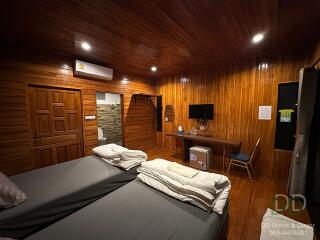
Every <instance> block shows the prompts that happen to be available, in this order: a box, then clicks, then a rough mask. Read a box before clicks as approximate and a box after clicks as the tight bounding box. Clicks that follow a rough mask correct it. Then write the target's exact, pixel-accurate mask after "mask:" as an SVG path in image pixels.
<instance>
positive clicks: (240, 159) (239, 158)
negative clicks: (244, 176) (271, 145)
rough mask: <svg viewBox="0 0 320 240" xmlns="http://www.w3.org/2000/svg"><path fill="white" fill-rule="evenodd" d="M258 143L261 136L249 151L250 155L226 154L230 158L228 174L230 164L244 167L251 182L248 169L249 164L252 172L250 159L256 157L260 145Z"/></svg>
mask: <svg viewBox="0 0 320 240" xmlns="http://www.w3.org/2000/svg"><path fill="white" fill-rule="evenodd" d="M260 143H261V138H259V139H258V141H257V143H256V145H255V147H254V149H253V151H252V153H251V156H249V155H247V154H244V153H230V154H229V155H228V158H229V159H230V162H229V167H228V174H229V171H230V167H231V165H235V166H238V167H242V168H246V169H247V172H248V175H249V178H250V181H251V182H252V178H251V174H250V170H249V165H250V167H251V170H252V174H253V167H252V161H253V160H254V159H255V157H256V153H257V151H258V149H259V147H260Z"/></svg>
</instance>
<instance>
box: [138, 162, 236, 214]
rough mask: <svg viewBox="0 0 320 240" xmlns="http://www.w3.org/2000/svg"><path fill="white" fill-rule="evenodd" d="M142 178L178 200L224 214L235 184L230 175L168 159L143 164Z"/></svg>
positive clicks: (139, 177) (139, 176)
mask: <svg viewBox="0 0 320 240" xmlns="http://www.w3.org/2000/svg"><path fill="white" fill-rule="evenodd" d="M138 171H139V172H140V174H139V175H138V177H137V178H138V179H139V180H140V181H142V182H144V183H146V184H148V185H149V186H151V187H153V188H155V189H157V190H159V191H162V192H164V193H166V194H167V195H169V196H172V197H174V198H176V199H178V200H181V201H185V202H189V203H191V204H194V205H196V206H198V207H200V208H202V209H204V210H206V211H208V212H212V211H214V212H217V213H219V214H222V212H223V209H224V206H225V204H226V201H227V199H228V196H229V191H230V189H231V183H230V181H229V179H228V178H227V177H226V176H223V175H220V174H214V173H208V172H202V171H198V170H194V169H192V168H189V167H185V166H183V165H181V164H177V163H172V162H170V161H167V160H164V159H155V160H152V161H148V162H143V163H141V167H140V168H138Z"/></svg>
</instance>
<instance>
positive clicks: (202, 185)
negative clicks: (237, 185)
mask: <svg viewBox="0 0 320 240" xmlns="http://www.w3.org/2000/svg"><path fill="white" fill-rule="evenodd" d="M170 164H171V162H170V161H167V160H164V159H155V160H151V161H147V162H143V163H141V167H142V168H145V169H147V170H149V171H155V172H157V173H159V174H161V175H165V176H167V177H169V178H171V179H172V180H175V181H177V182H179V183H180V184H182V185H189V186H192V187H195V188H199V189H202V190H204V191H207V192H209V193H212V194H214V195H217V194H219V193H220V192H221V191H222V190H223V189H224V188H225V186H226V184H227V183H228V182H229V179H228V178H227V177H226V176H224V175H220V174H215V173H208V172H203V171H199V173H198V174H196V175H195V176H194V177H193V178H188V177H185V176H182V175H180V174H177V173H175V172H172V171H169V170H168V166H169V165H170Z"/></svg>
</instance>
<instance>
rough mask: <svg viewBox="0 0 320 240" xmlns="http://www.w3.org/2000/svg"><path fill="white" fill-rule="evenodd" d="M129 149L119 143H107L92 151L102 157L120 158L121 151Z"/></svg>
mask: <svg viewBox="0 0 320 240" xmlns="http://www.w3.org/2000/svg"><path fill="white" fill-rule="evenodd" d="M127 150H128V149H127V148H125V147H122V146H119V145H117V144H113V143H111V144H106V145H102V146H98V147H95V148H93V149H92V151H93V152H94V153H95V154H97V155H98V156H100V157H103V158H106V159H115V158H120V156H121V153H122V152H124V151H127Z"/></svg>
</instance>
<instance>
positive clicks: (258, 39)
mask: <svg viewBox="0 0 320 240" xmlns="http://www.w3.org/2000/svg"><path fill="white" fill-rule="evenodd" d="M263 38H264V34H263V33H258V34H256V35H254V36H253V38H252V42H253V43H258V42H261V40H262V39H263Z"/></svg>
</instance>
